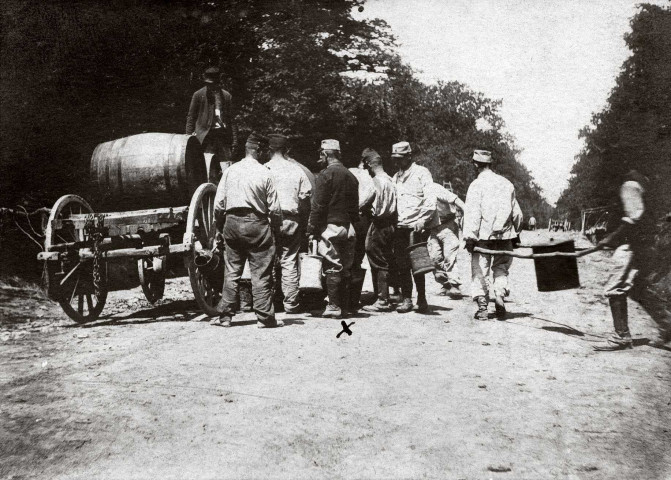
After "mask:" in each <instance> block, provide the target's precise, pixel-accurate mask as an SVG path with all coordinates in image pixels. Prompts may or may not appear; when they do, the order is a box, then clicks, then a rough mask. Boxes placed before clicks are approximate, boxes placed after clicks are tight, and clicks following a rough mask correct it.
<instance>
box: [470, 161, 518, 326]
mask: <svg viewBox="0 0 671 480" xmlns="http://www.w3.org/2000/svg"><path fill="white" fill-rule="evenodd" d="M491 163H492V154H491V152H489V151H487V150H475V151H474V152H473V164H474V165H475V167H476V168H477V170H478V177H477V178H476V179H475V180H474V181H473V183H471V185H470V186H469V187H468V193H467V194H466V205H465V212H464V241H465V242H466V248H467V249H468V251H469V252H471V296H472V297H473V300H474V301H475V302H477V304H478V310H477V312H476V313H475V318H476V319H478V320H487V319H488V315H487V305H488V303H489V287H490V283H491V282H490V276H491V277H492V278H493V287H494V301H495V303H496V316H497V318H498V319H500V320H503V319H505V315H506V307H505V304H504V298H505V297H507V296H508V295H509V294H510V288H509V287H508V270H509V268H510V265H511V264H512V260H513V259H512V257H510V256H507V255H506V256H504V255H488V254H483V253H477V252H474V251H473V248H474V247H476V246H477V247H481V248H487V249H491V250H510V251H512V249H513V240H515V239H517V238H518V236H519V232H520V231H521V229H522V220H523V218H522V210H521V209H520V206H519V204H518V203H517V199H516V198H515V187H513V184H512V183H510V182H509V181H508V180H506V179H505V178H503V177H502V176H501V175H497V174H496V173H494V172H493V171H492V170H491V168H490V167H491Z"/></svg>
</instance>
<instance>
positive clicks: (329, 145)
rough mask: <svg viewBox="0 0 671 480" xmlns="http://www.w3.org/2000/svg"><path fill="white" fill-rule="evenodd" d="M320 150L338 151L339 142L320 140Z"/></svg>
mask: <svg viewBox="0 0 671 480" xmlns="http://www.w3.org/2000/svg"><path fill="white" fill-rule="evenodd" d="M322 150H338V151H340V142H339V141H338V140H333V139H327V140H322Z"/></svg>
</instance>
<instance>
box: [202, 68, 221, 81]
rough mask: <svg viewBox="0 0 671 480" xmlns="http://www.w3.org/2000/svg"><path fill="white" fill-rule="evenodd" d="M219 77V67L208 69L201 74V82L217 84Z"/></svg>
mask: <svg viewBox="0 0 671 480" xmlns="http://www.w3.org/2000/svg"><path fill="white" fill-rule="evenodd" d="M219 75H220V71H219V67H210V68H208V69H207V70H205V73H204V74H203V80H204V81H205V83H217V82H218V81H219Z"/></svg>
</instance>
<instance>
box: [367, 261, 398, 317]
mask: <svg viewBox="0 0 671 480" xmlns="http://www.w3.org/2000/svg"><path fill="white" fill-rule="evenodd" d="M373 280H374V282H373V284H375V290H376V291H377V300H376V301H375V303H374V304H372V305H368V306H366V307H363V309H364V310H365V311H367V312H391V311H392V308H391V304H390V303H389V272H387V271H386V270H375V276H374V277H373Z"/></svg>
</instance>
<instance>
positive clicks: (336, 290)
mask: <svg viewBox="0 0 671 480" xmlns="http://www.w3.org/2000/svg"><path fill="white" fill-rule="evenodd" d="M341 283H342V277H341V276H340V273H327V274H326V293H327V294H328V297H329V302H328V304H327V305H326V309H325V310H324V313H323V314H322V316H323V317H326V318H340V317H341V316H342V309H341V305H342V304H341V297H340V284H341Z"/></svg>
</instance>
